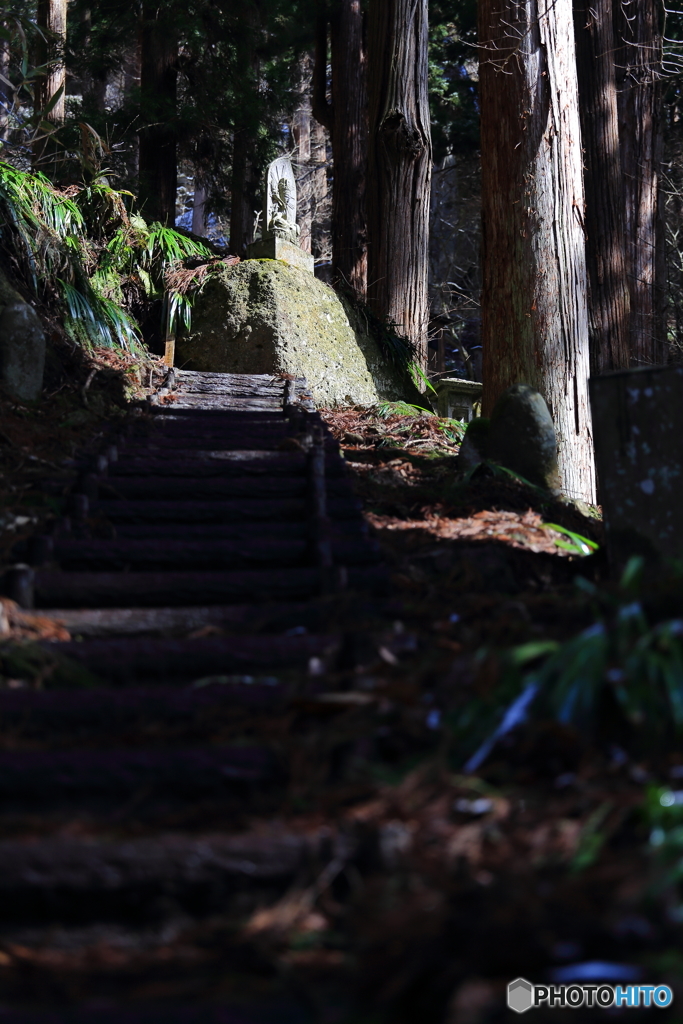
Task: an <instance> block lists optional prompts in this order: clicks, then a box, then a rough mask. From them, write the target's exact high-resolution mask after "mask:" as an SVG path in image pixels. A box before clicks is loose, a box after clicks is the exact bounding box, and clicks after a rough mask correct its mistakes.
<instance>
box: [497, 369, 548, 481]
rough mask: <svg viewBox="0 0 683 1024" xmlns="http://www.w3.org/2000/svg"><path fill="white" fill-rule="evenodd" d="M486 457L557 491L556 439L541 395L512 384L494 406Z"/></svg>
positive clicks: (527, 388)
mask: <svg viewBox="0 0 683 1024" xmlns="http://www.w3.org/2000/svg"><path fill="white" fill-rule="evenodd" d="M488 457H489V459H491V461H492V462H499V463H500V465H501V466H507V468H508V469H512V470H514V472H515V473H519V475H520V476H523V477H524V478H525V479H526V480H528V481H529V482H530V483H532V484H536V485H537V486H538V487H545V488H547V490H549V491H559V490H560V487H561V484H560V472H559V468H558V464H557V437H556V435H555V427H554V426H553V421H552V417H551V415H550V412H549V410H548V406H547V405H546V402H545V399H544V397H543V395H542V394H541V393H540V392H538V391H536V390H535V389H534V388H532V387H529V385H528V384H513V385H512V387H510V388H508V389H507V391H504V392H503V394H502V395H501V396H500V398H499V399H498V401H497V402H496V404H495V405H494V407H493V412H492V413H491V429H490V431H489V441H488Z"/></svg>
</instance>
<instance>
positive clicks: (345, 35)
mask: <svg viewBox="0 0 683 1024" xmlns="http://www.w3.org/2000/svg"><path fill="white" fill-rule="evenodd" d="M330 29H331V33H330V36H331V47H330V49H331V58H332V59H331V68H332V89H331V96H332V102H331V104H330V103H328V102H327V17H326V15H321V16H320V17H319V19H318V24H317V32H316V52H315V70H314V76H313V115H314V117H315V118H316V120H318V121H319V122H320V124H322V125H324V126H325V127H326V128H327V129H328V130H329V132H330V135H331V140H332V159H333V164H334V178H333V182H332V277H333V280H335V281H338V282H340V283H341V284H344V285H346V286H347V287H349V288H351V290H352V291H353V293H354V294H355V295H356V297H357V298H358V299H360V300H361V301H365V298H366V292H367V280H368V241H367V235H368V229H367V214H366V176H367V144H368V97H367V59H366V52H365V46H364V42H363V13H362V9H361V2H360V0H336V2H335V3H334V5H333V8H332V13H331V16H330Z"/></svg>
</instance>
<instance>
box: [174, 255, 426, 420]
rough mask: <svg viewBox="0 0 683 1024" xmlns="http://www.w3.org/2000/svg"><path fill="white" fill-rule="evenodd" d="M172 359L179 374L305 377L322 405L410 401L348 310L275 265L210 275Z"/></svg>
mask: <svg viewBox="0 0 683 1024" xmlns="http://www.w3.org/2000/svg"><path fill="white" fill-rule="evenodd" d="M176 353H177V362H178V365H179V366H184V367H186V368H187V369H193V370H204V371H215V372H226V373H293V374H296V375H297V376H305V377H306V379H307V381H308V384H309V387H310V388H311V391H312V394H313V397H314V399H315V401H316V402H317V403H318V404H320V405H325V406H338V405H373V404H375V403H376V402H378V401H380V400H385V401H396V400H401V399H405V398H408V400H413V398H414V394H413V392H412V391H410V388H411V382H410V381H409V379H406V378H405V376H404V375H403V374H402V373H401V372H400V371H399V370H398V369H397V368H396V367H394V366H392V365H391V364H390V363H388V362H387V360H386V359H385V358H384V357H383V355H382V352H381V351H380V348H379V346H378V345H377V342H376V341H375V339H374V338H373V337H372V335H371V334H370V333H369V331H368V330H364V329H363V325H362V324H360V323H359V320H358V317H357V316H354V315H353V311H352V310H351V309H350V307H349V306H348V304H346V303H345V302H344V301H343V300H342V299H340V297H339V296H338V295H337V293H336V292H335V291H334V290H333V289H332V288H330V287H328V286H327V285H326V284H324V283H323V282H322V281H319V280H317V278H315V277H313V276H312V275H311V274H309V273H308V272H307V271H305V270H300V269H298V268H296V267H291V266H289V265H288V264H286V263H284V262H281V261H279V260H245V261H243V262H242V263H240V264H238V265H237V266H234V267H228V266H225V267H222V268H221V269H220V270H219V271H217V272H215V273H214V274H212V275H211V277H210V279H209V280H208V281H207V283H206V285H205V286H204V288H203V289H202V291H201V293H200V294H199V295H198V296H197V299H196V300H195V306H194V312H193V317H192V327H191V330H190V331H189V332H188V333H187V334H186V335H184V336H182V337H181V338H179V340H178V343H177V347H176ZM409 391H410V394H409V395H408V392H409Z"/></svg>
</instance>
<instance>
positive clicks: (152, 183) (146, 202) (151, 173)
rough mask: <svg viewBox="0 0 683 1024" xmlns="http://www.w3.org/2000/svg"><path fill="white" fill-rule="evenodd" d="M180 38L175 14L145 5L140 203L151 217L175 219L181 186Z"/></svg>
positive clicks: (149, 1)
mask: <svg viewBox="0 0 683 1024" xmlns="http://www.w3.org/2000/svg"><path fill="white" fill-rule="evenodd" d="M177 62H178V36H177V31H176V28H175V26H174V23H173V17H172V14H171V12H165V11H161V10H160V8H159V7H158V5H157V4H156V3H153V2H152V0H144V2H143V5H142V33H141V67H140V100H141V107H142V117H143V121H144V123H145V127H144V128H143V129H142V130H141V132H140V158H139V167H140V204H141V207H142V212H143V215H144V216H145V217H146V219H147V220H148V221H157V220H158V221H160V222H161V223H162V224H171V225H172V224H174V223H175V207H176V191H177V185H178V170H177V139H176V128H175V117H176V92H177Z"/></svg>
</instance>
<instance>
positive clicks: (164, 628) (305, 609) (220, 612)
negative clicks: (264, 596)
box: [42, 601, 320, 636]
mask: <svg viewBox="0 0 683 1024" xmlns="http://www.w3.org/2000/svg"><path fill="white" fill-rule="evenodd" d="M42 614H43V615H45V616H46V617H47V618H50V619H56V620H57V621H59V622H62V623H63V624H64V625H65V626H66V628H67V629H68V630H69V632H70V633H71V634H72V636H136V635H160V636H173V635H178V634H181V635H184V636H187V635H188V634H190V633H193V632H195V631H196V630H199V629H207V628H208V629H214V628H217V629H219V630H220V629H223V630H225V631H226V632H228V633H234V632H238V633H242V632H246V633H254V632H261V631H263V629H265V628H268V629H270V630H271V631H279V632H284V631H285V630H288V629H297V630H304V631H305V629H306V628H308V629H309V630H311V631H315V630H317V629H318V628H319V619H320V610H319V607H318V605H317V604H316V603H313V604H311V603H308V602H296V601H289V602H287V603H286V604H274V603H270V604H263V605H256V606H254V605H253V604H246V605H239V604H235V605H209V606H207V605H203V606H202V605H193V606H184V607H183V606H181V607H179V608H162V607H158V608H48V609H44V610H43V611H42Z"/></svg>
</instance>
